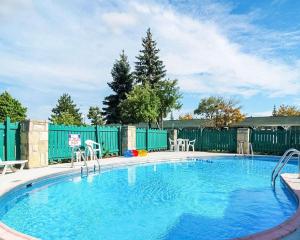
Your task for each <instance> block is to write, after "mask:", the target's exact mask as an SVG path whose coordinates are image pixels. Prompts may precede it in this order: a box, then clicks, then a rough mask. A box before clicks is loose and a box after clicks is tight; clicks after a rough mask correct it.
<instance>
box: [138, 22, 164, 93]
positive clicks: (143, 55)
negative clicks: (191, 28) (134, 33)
mask: <svg viewBox="0 0 300 240" xmlns="http://www.w3.org/2000/svg"><path fill="white" fill-rule="evenodd" d="M142 47H143V49H142V50H140V54H139V55H138V56H137V57H136V58H137V61H136V63H135V78H136V82H137V83H142V84H146V83H148V84H150V86H151V87H153V85H155V84H157V83H158V82H159V81H160V80H162V79H163V78H164V77H165V76H166V70H165V66H164V64H163V62H162V61H161V60H160V59H159V56H158V53H159V49H158V48H157V47H156V42H155V41H154V40H153V39H152V33H151V31H150V28H149V29H148V30H147V35H146V37H145V38H143V39H142Z"/></svg>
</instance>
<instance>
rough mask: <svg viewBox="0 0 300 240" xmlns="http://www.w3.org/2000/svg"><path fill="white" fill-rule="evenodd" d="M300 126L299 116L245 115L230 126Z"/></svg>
mask: <svg viewBox="0 0 300 240" xmlns="http://www.w3.org/2000/svg"><path fill="white" fill-rule="evenodd" d="M291 126H295V127H297V126H300V116H290V117H283V116H280V117H279V116H278V117H247V118H246V119H245V120H244V121H242V122H240V123H235V124H232V127H291Z"/></svg>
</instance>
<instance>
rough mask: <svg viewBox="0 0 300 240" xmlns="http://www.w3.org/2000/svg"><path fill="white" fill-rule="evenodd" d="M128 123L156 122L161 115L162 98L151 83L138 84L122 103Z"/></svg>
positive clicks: (123, 113)
mask: <svg viewBox="0 0 300 240" xmlns="http://www.w3.org/2000/svg"><path fill="white" fill-rule="evenodd" d="M120 108H121V109H122V118H124V119H125V120H126V121H127V122H128V123H139V122H148V123H149V125H150V124H151V122H154V121H155V120H156V119H157V118H158V116H159V108H160V99H159V97H158V96H157V94H156V92H155V90H154V89H152V88H151V87H150V86H149V84H145V85H143V86H142V85H137V86H135V87H134V89H133V90H132V91H131V92H130V93H129V94H128V95H127V98H126V99H125V100H123V101H122V102H121V104H120Z"/></svg>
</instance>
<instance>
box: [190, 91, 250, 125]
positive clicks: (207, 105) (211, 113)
mask: <svg viewBox="0 0 300 240" xmlns="http://www.w3.org/2000/svg"><path fill="white" fill-rule="evenodd" d="M237 104H238V102H236V101H234V100H232V99H225V98H223V97H209V98H203V99H201V101H200V103H199V106H198V108H197V109H196V110H195V111H194V113H195V114H199V115H201V116H203V117H204V118H206V119H211V120H213V121H214V123H215V126H216V127H225V126H228V125H229V124H231V123H234V122H240V121H242V120H243V119H244V118H245V115H244V114H242V113H241V111H240V110H241V107H240V106H238V105H237Z"/></svg>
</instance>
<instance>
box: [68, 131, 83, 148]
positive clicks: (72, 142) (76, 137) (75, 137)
mask: <svg viewBox="0 0 300 240" xmlns="http://www.w3.org/2000/svg"><path fill="white" fill-rule="evenodd" d="M69 146H70V147H77V146H81V139H80V134H69Z"/></svg>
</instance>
